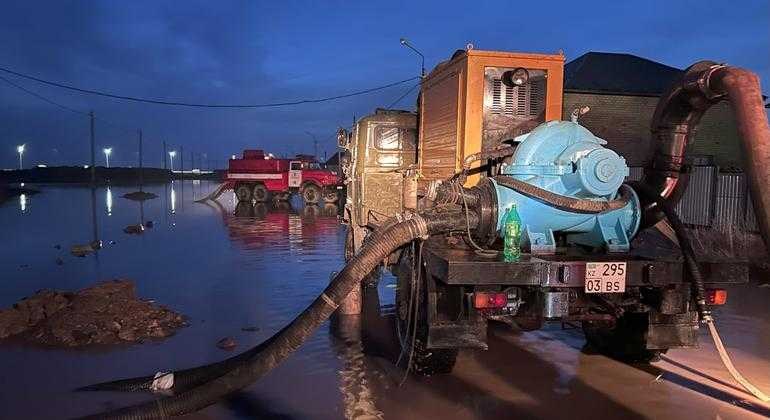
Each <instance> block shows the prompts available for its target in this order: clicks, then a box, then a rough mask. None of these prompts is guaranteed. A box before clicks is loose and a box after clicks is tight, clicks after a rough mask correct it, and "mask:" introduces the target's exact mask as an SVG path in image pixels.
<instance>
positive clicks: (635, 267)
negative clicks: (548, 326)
mask: <svg viewBox="0 0 770 420" xmlns="http://www.w3.org/2000/svg"><path fill="white" fill-rule="evenodd" d="M423 258H424V259H425V262H426V264H427V266H428V268H429V271H430V272H431V274H432V275H433V276H435V277H436V278H437V279H438V280H440V281H442V282H444V283H446V284H450V285H508V286H534V287H559V288H564V287H575V288H581V289H582V288H583V287H584V285H585V265H586V262H621V261H622V262H626V263H627V270H628V274H627V277H626V286H627V287H628V286H631V287H634V286H637V287H638V286H653V287H654V286H665V285H669V284H676V283H681V282H683V281H685V278H684V266H683V263H682V261H680V260H679V259H678V258H676V257H669V258H667V259H650V258H645V257H642V256H639V255H634V254H632V253H618V254H600V255H590V256H589V255H566V254H565V255H559V254H557V255H537V256H533V255H529V254H524V255H522V257H521V260H520V261H518V262H504V261H502V260H501V257H497V258H484V257H481V256H479V255H477V254H476V253H474V252H472V251H468V250H459V249H441V248H432V247H426V248H425V250H424V251H423ZM701 270H702V271H703V274H704V276H705V279H706V283H707V284H710V285H724V284H741V283H747V282H748V278H749V269H748V266H747V265H746V264H742V263H719V264H716V263H702V264H701Z"/></svg>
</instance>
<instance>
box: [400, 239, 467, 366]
mask: <svg viewBox="0 0 770 420" xmlns="http://www.w3.org/2000/svg"><path fill="white" fill-rule="evenodd" d="M404 258H410V259H411V253H410V254H408V255H407V251H405V255H404ZM412 266H413V265H412ZM418 269H422V267H420V268H418ZM426 279H427V273H425V272H424V271H423V273H422V275H421V276H420V283H421V284H420V287H419V296H416V297H415V298H416V299H415V300H416V301H417V302H415V303H416V306H415V307H416V309H417V317H416V319H413V323H412V325H410V324H409V322H408V318H409V315H408V314H409V301H410V295H411V290H412V276H410V275H406V274H405V273H400V275H399V276H398V286H397V287H396V335H397V336H398V340H399V342H400V344H401V357H400V360H401V363H402V364H403V365H404V366H408V368H409V370H410V371H411V372H413V373H415V374H417V375H421V376H430V375H438V374H447V373H451V372H452V369H454V366H455V363H456V362H457V355H458V353H459V349H456V348H455V349H429V348H427V346H426V344H427V342H428V315H427V314H428V294H427V281H426ZM415 307H413V308H412V310H413V312H412V316H413V317H414V309H415ZM415 326H416V328H417V331H416V332H415V330H414V328H412V327H415ZM410 358H411V363H410Z"/></svg>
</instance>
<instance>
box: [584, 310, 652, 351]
mask: <svg viewBox="0 0 770 420" xmlns="http://www.w3.org/2000/svg"><path fill="white" fill-rule="evenodd" d="M582 324H583V325H582V326H583V333H584V334H585V337H586V342H587V343H588V345H589V346H590V347H591V348H593V349H594V350H596V351H598V352H599V353H602V354H604V355H606V356H609V357H611V358H613V359H617V360H620V361H623V362H628V363H649V362H652V361H655V360H657V359H658V358H659V356H660V354H661V353H665V352H666V350H648V349H647V328H648V327H647V314H646V313H627V314H624V315H622V316H621V317H620V318H618V320H617V321H616V322H614V323H613V322H610V321H583V322H582Z"/></svg>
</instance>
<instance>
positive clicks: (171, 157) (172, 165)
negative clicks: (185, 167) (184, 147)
mask: <svg viewBox="0 0 770 420" xmlns="http://www.w3.org/2000/svg"><path fill="white" fill-rule="evenodd" d="M174 156H176V150H172V151H170V152H168V157H169V158H170V159H171V172H174Z"/></svg>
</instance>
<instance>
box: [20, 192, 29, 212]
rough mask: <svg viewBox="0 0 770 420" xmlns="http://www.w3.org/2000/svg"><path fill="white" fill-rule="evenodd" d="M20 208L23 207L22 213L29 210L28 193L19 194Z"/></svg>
mask: <svg viewBox="0 0 770 420" xmlns="http://www.w3.org/2000/svg"><path fill="white" fill-rule="evenodd" d="M19 208H20V209H21V212H22V213H24V212H25V211H27V194H22V195H20V196H19Z"/></svg>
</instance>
